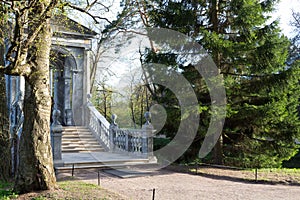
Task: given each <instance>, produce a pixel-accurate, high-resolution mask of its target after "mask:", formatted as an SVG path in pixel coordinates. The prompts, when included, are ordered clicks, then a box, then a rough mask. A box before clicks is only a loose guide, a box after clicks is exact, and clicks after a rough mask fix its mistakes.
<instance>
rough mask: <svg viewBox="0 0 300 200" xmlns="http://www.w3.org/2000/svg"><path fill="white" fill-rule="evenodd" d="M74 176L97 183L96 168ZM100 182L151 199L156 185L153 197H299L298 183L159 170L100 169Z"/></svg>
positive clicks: (258, 199)
mask: <svg viewBox="0 0 300 200" xmlns="http://www.w3.org/2000/svg"><path fill="white" fill-rule="evenodd" d="M75 176H76V177H78V178H80V179H82V180H84V181H87V182H89V183H94V184H97V183H98V178H97V177H98V176H97V173H95V172H80V173H77V174H75ZM100 177H101V181H100V182H101V186H102V187H104V188H107V189H108V190H111V191H114V192H116V193H119V194H121V195H123V196H124V199H133V200H151V199H152V195H153V189H154V188H155V200H177V199H178V200H182V199H183V200H190V199H191V200H198V199H199V200H201V199H205V200H213V199H217V200H238V199H240V200H250V199H251V200H252V199H253V200H276V199H280V200H299V199H300V187H299V186H289V185H282V184H277V185H272V184H259V183H246V182H242V181H238V180H235V181H234V180H222V179H214V178H209V177H204V176H201V175H192V174H186V173H177V172H173V171H168V170H160V171H157V172H155V173H154V174H153V175H149V176H143V177H134V178H118V177H116V176H112V175H109V174H106V173H100Z"/></svg>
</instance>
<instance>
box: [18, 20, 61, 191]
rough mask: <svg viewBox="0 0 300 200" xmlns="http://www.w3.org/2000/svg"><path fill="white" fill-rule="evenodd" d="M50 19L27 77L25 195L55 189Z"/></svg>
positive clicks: (21, 187)
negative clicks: (51, 126)
mask: <svg viewBox="0 0 300 200" xmlns="http://www.w3.org/2000/svg"><path fill="white" fill-rule="evenodd" d="M51 36H52V34H51V30H50V23H49V20H47V22H46V23H45V25H44V26H43V28H42V30H41V32H40V33H39V36H38V39H37V40H36V44H35V48H36V49H35V50H34V51H33V52H32V53H34V60H33V61H34V62H32V63H34V64H32V67H31V69H32V71H31V73H30V74H29V75H28V76H26V77H25V84H26V85H25V99H24V116H25V118H24V125H23V132H22V135H21V138H20V148H19V167H18V174H17V179H16V183H15V190H16V191H18V192H20V193H25V192H29V191H33V190H48V189H53V188H55V187H56V178H55V173H54V169H53V159H52V151H51V140H50V114H51V97H50V89H49V53H50V46H51Z"/></svg>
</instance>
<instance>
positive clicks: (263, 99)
mask: <svg viewBox="0 0 300 200" xmlns="http://www.w3.org/2000/svg"><path fill="white" fill-rule="evenodd" d="M126 3H127V4H126ZM276 3H277V1H270V0H264V1H258V0H230V1H224V0H219V1H217V0H212V1H204V0H182V1H180V2H179V1H175V0H168V1H167V0H165V1H159V0H152V1H144V2H143V3H140V2H134V3H132V1H130V4H129V1H128V2H125V11H124V12H122V13H121V15H120V16H122V17H123V19H126V20H124V21H123V22H125V23H124V25H123V28H126V27H130V25H131V24H130V23H129V21H130V20H128V18H126V17H125V18H124V16H126V13H131V15H132V14H133V13H138V14H139V16H140V18H141V21H142V22H143V24H144V25H145V26H149V27H161V28H168V29H173V30H175V31H179V32H181V33H184V34H186V35H187V36H189V37H192V38H193V39H194V40H196V41H197V42H198V43H199V44H200V45H202V46H203V47H204V48H205V49H206V50H207V51H208V52H209V53H210V55H211V57H212V58H213V60H214V62H215V64H216V65H217V67H218V69H219V71H220V73H221V74H222V75H223V77H224V82H225V87H226V93H227V116H226V122H225V126H224V129H223V133H222V135H221V137H220V139H219V141H218V143H217V145H216V146H215V148H214V152H213V154H212V156H213V158H214V162H215V163H218V164H223V163H225V164H229V165H238V166H244V167H253V166H256V167H263V166H267V167H271V166H280V165H281V162H282V161H283V160H285V159H288V158H290V157H291V156H292V155H294V154H295V152H296V149H295V143H294V139H295V138H297V137H299V120H298V116H297V105H298V104H297V102H298V94H299V85H298V78H297V75H299V68H298V67H297V66H295V65H292V66H286V64H285V61H286V59H287V55H288V47H289V41H288V39H287V38H286V37H285V36H283V35H282V33H281V30H280V28H279V26H278V21H273V22H269V19H270V16H269V15H270V13H271V11H273V8H274V5H275V4H276ZM130 5H134V6H130ZM121 19H122V18H120V19H119V20H118V23H119V24H120V23H121V21H122V20H121ZM134 19H136V18H134ZM154 54H155V55H151V56H152V60H151V59H150V60H149V61H151V62H153V61H154V60H155V61H156V62H158V63H162V64H167V65H168V66H169V65H170V64H171V62H170V58H172V57H174V56H175V57H176V56H177V55H172V54H171V52H170V53H164V55H159V54H157V53H155V52H154ZM162 57H164V58H162ZM158 58H159V59H158ZM174 60H175V61H176V63H173V64H172V65H173V66H174V68H177V69H178V68H180V71H181V72H182V74H184V75H185V77H186V78H187V79H188V80H189V81H190V82H191V83H192V85H196V86H197V87H196V88H195V91H196V92H197V97H198V101H199V107H200V109H199V110H200V111H201V112H200V114H201V121H200V127H201V128H200V129H199V138H197V139H203V137H204V136H205V133H206V129H205V128H202V127H203V126H206V127H207V125H208V123H209V117H210V110H209V101H210V97H209V93H208V91H207V88H206V86H205V84H204V81H203V78H202V77H201V76H196V75H195V70H194V67H193V66H192V65H191V64H183V63H180V62H178V59H176V58H173V61H174ZM145 61H146V62H147V60H145ZM156 92H159V90H157V91H156ZM155 95H156V96H157V94H155ZM164 98H166V96H164ZM173 98H174V96H173V97H167V98H166V99H165V100H163V99H161V101H164V102H170V100H171V99H173ZM176 117H178V116H177V115H175V118H174V119H173V120H170V121H169V122H168V124H167V125H166V126H165V127H169V126H168V125H169V123H172V122H174V121H175V120H176ZM166 131H170V132H172V130H168V129H167V130H166ZM197 143H198V144H199V145H200V143H199V142H197Z"/></svg>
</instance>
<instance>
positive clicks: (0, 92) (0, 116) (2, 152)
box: [0, 44, 11, 181]
mask: <svg viewBox="0 0 300 200" xmlns="http://www.w3.org/2000/svg"><path fill="white" fill-rule="evenodd" d="M0 55H4V46H3V45H2V44H1V45H0ZM0 57H1V58H0V65H4V59H3V56H0ZM9 138H10V137H9V120H8V110H7V100H6V90H5V77H4V74H1V73H0V180H4V181H5V180H7V179H8V178H9V177H10V175H11V154H10V141H9V140H10V139H9Z"/></svg>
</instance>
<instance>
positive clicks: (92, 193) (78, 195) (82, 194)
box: [0, 177, 124, 200]
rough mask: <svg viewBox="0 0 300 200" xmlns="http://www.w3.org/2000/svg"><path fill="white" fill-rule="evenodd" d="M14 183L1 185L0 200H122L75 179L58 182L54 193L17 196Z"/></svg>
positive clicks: (104, 190) (113, 194) (97, 187)
mask: <svg viewBox="0 0 300 200" xmlns="http://www.w3.org/2000/svg"><path fill="white" fill-rule="evenodd" d="M12 186H13V185H12V183H0V200H11V199H30V200H47V199H51V200H54V199H55V200H60V199H61V200H63V199H64V200H73V199H74V200H77V199H78V200H79V199H80V200H81V199H86V200H90V199H94V200H96V199H97V200H109V199H113V200H115V199H116V200H120V199H124V198H122V197H121V196H119V195H118V194H115V193H113V192H110V191H108V190H106V189H103V188H101V187H99V186H97V185H94V184H89V183H85V182H83V181H79V180H76V179H74V178H71V177H70V178H67V179H65V180H62V181H58V186H59V189H57V190H53V191H42V192H31V193H27V194H23V195H17V194H14V193H13V192H12V190H11V189H12Z"/></svg>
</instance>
